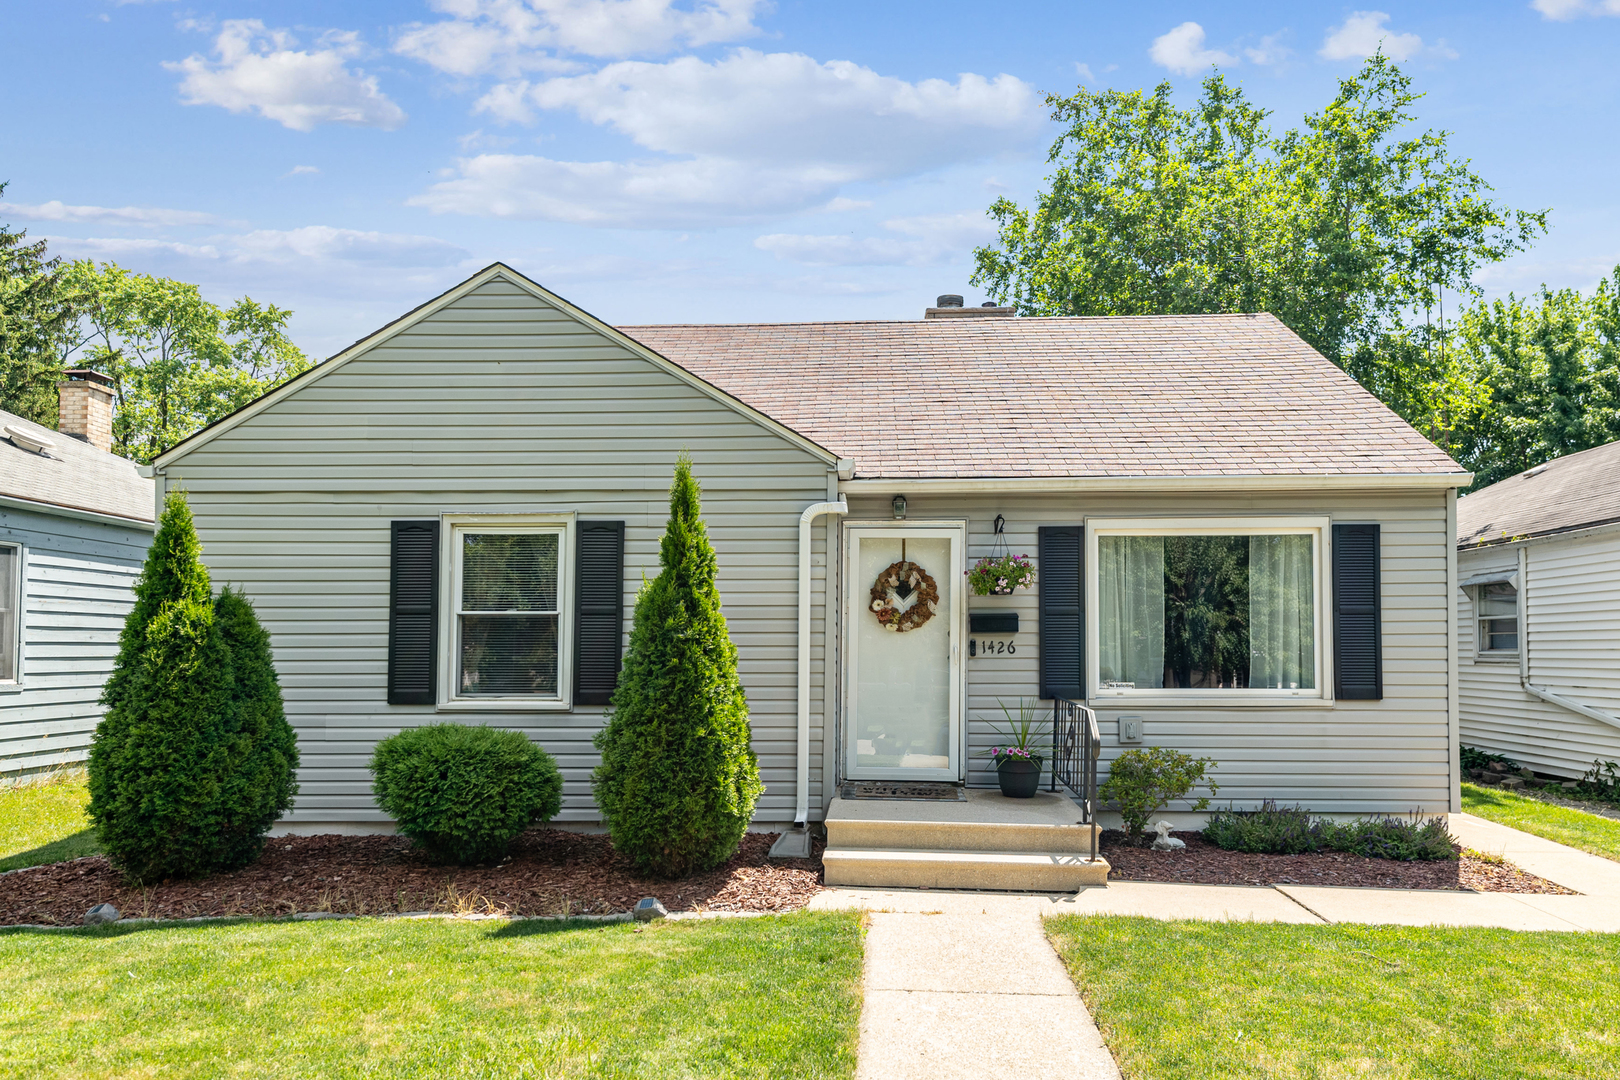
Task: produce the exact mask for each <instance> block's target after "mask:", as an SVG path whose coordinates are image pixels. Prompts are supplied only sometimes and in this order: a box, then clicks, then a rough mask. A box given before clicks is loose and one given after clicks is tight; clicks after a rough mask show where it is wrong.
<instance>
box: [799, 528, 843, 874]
mask: <svg viewBox="0 0 1620 1080" xmlns="http://www.w3.org/2000/svg"><path fill="white" fill-rule="evenodd" d="M847 513H849V504H848V503H846V502H822V503H813V504H811V505H810V506H807V507H806V508H805V511H804V513H802V514H800V515H799V752H798V766H799V768H798V779H797V788H798V789H797V793H796V795H795V799H796V805H795V807H794V811H793V824H794V825H796V826H798V827H799V828H801V829H803V828H805V827H806V826H807V825H808V824H809V821H810V546H811V542H810V526H811V523H812V522H814V521H815V519H816V518H818V517H820V516H821V515H822V514H838V515H843V514H847ZM832 558H833V553H832V551H831V550H828V552H827V560H828V566H827V570H828V573H831V572H832ZM831 666H832V664H831V661H830V660H829V661H828V668H829V670H828V671H827V672H826V673H825V676H824V677H825V678H829V679H830V678H832V671H831V670H830V668H831ZM805 854H809V852H806V853H805Z"/></svg>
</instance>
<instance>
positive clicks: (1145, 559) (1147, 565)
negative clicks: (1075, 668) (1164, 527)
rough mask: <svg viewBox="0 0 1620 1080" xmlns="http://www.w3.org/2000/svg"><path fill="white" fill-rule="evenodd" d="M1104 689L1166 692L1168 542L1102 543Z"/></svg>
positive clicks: (1103, 539)
mask: <svg viewBox="0 0 1620 1080" xmlns="http://www.w3.org/2000/svg"><path fill="white" fill-rule="evenodd" d="M1097 586H1098V589H1097V601H1098V608H1099V612H1098V614H1099V616H1100V617H1099V620H1098V621H1099V622H1100V623H1101V626H1100V627H1099V631H1100V634H1099V637H1098V650H1099V653H1100V655H1099V658H1098V665H1097V678H1098V681H1099V683H1101V684H1106V683H1110V682H1121V683H1133V684H1135V686H1136V688H1137V689H1139V690H1142V689H1159V688H1161V687H1163V686H1164V538H1163V537H1160V536H1100V537H1098V538H1097Z"/></svg>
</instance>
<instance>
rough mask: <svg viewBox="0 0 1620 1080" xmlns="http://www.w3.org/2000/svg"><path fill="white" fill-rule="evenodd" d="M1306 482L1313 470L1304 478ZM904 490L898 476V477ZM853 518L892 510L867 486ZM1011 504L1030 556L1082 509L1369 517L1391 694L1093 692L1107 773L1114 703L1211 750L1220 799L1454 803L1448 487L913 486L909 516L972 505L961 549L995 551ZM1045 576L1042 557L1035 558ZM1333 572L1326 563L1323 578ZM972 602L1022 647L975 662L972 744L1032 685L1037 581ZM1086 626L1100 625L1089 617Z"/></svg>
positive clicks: (1344, 804) (1321, 805)
mask: <svg viewBox="0 0 1620 1080" xmlns="http://www.w3.org/2000/svg"><path fill="white" fill-rule="evenodd" d="M1302 486H1303V487H1306V488H1308V486H1309V485H1308V482H1306V483H1305V484H1303V485H1302ZM895 490H896V491H897V492H900V491H904V490H905V485H904V483H903V482H899V483H897V484H896V488H895ZM850 509H851V518H852V519H854V518H863V517H874V518H883V517H888V516H890V511H889V505H888V500H886V499H885V500H876V499H871V498H867V497H858V498H855V499H852V500H851V503H850ZM997 514H1002V515H1004V516H1005V517H1006V532H1005V536H1006V540H1007V544H1008V547H1009V548H1010V549H1011V551H1012V553H1013V554H1028V555H1030V556H1031V557H1032V558H1033V557H1035V556H1036V555H1037V550H1036V529H1037V528H1038V527H1039V526H1041V525H1078V524H1082V523H1083V522H1084V520H1085V519H1086V518H1087V517H1127V516H1161V515H1162V516H1167V517H1172V516H1173V517H1190V516H1200V515H1201V516H1221V517H1238V516H1243V515H1250V514H1252V515H1273V516H1275V515H1279V514H1287V515H1301V516H1305V515H1317V516H1321V515H1328V516H1330V517H1332V518H1333V519H1334V520H1336V521H1338V522H1341V523H1343V522H1376V523H1378V524H1379V525H1380V526H1381V527H1382V529H1381V543H1382V550H1381V579H1382V599H1383V634H1384V637H1383V648H1384V698H1383V700H1381V701H1341V702H1338V703H1336V704H1334V705H1332V706H1331V707H1322V706H1321V705H1317V706H1315V707H1293V706H1286V705H1283V706H1266V707H1243V706H1220V707H1215V708H1187V707H1162V706H1148V705H1137V704H1127V705H1119V704H1115V703H1110V704H1107V705H1101V704H1099V705H1097V706H1096V708H1097V716H1098V721H1099V725H1100V727H1101V731H1102V737H1103V755H1102V758H1103V769H1102V772H1103V775H1104V776H1106V771H1107V762H1108V761H1110V760H1112V759H1113V758H1114V757H1115V756H1116V755H1117V754H1118V753H1119V752H1120V750H1121V749H1124V748H1125V747H1121V746H1120V744H1119V743H1118V741H1117V734H1118V718H1119V716H1120V715H1121V714H1125V715H1139V716H1141V717H1142V718H1143V726H1144V737H1143V741H1142V743H1141V744H1140V745H1142V746H1153V745H1158V746H1168V747H1174V748H1176V749H1178V750H1183V751H1186V752H1188V753H1191V754H1194V755H1199V756H1206V757H1210V758H1214V759H1215V760H1216V761H1217V762H1218V763H1219V768H1218V769H1217V770H1216V771H1215V773H1214V774H1213V775H1214V776H1215V777H1216V779H1217V782H1218V783H1219V784H1220V785H1221V790H1220V803H1221V805H1225V804H1226V802H1227V800H1228V799H1230V800H1232V801H1233V802H1234V803H1236V804H1237V805H1238V806H1254V805H1256V804H1257V803H1258V802H1259V801H1260V800H1262V799H1276V800H1278V801H1279V802H1282V803H1284V804H1289V805H1292V804H1294V803H1298V804H1301V805H1303V806H1306V807H1308V808H1309V809H1311V810H1315V811H1319V812H1323V813H1369V812H1374V811H1377V812H1385V813H1405V812H1406V811H1409V810H1413V809H1417V808H1422V809H1424V810H1426V811H1429V812H1431V813H1434V812H1444V811H1446V810H1447V809H1448V805H1449V801H1450V796H1449V790H1450V789H1449V785H1450V778H1451V766H1450V757H1451V755H1450V753H1449V737H1448V736H1449V728H1448V721H1449V718H1448V700H1447V685H1446V666H1447V665H1446V661H1447V625H1446V623H1447V614H1448V612H1447V605H1448V604H1449V598H1448V597H1447V595H1446V560H1447V551H1448V548H1449V546H1450V543H1451V540H1450V533H1449V531H1448V529H1447V525H1446V499H1445V494H1444V492H1428V493H1414V494H1405V493H1387V492H1368V493H1364V494H1362V493H1355V492H1335V493H1331V494H1326V495H1320V494H1313V493H1310V492H1308V491H1307V492H1306V493H1304V494H1301V495H1293V496H1276V495H1241V494H1231V495H1208V494H1187V495H1181V496H1176V495H1154V496H1138V497H1120V496H1080V495H1063V496H1031V495H1017V496H1007V497H1002V498H995V497H993V496H983V495H971V496H946V495H933V494H926V495H925V494H918V493H908V507H907V517H908V518H910V519H915V520H918V521H921V520H924V519H929V518H964V517H965V518H967V519H968V522H969V526H968V534H969V535H968V559H969V564H970V565H971V563H972V561H973V560H975V559H978V558H980V557H982V556H985V555H988V554H989V553H990V548H991V544H992V542H993V539H994V533H993V524H992V523H993V521H994V519H995V516H996V515H997ZM1037 573H1039V567H1038V566H1037ZM1329 580H1331V575H1329ZM967 604H968V610H969V612H973V611H981V610H1014V611H1017V612H1018V613H1019V632H1018V634H1017V635H1015V637H1014V638H1013V640H1015V641H1016V643H1017V647H1018V652H1017V655H1016V656H1004V655H1000V654H998V655H996V656H994V657H984V656H980V657H972V658H969V659H968V660H967V708H968V718H969V734H968V737H969V742H970V745H971V748H972V750H973V751H977V750H981V749H983V748H985V747H987V746H990V745H992V744H993V742H994V741H995V730H996V727H997V726H1000V727H1002V728H1005V726H1006V723H1005V720H1004V719H1003V717H1002V714H1001V710H1000V708H999V706H998V700H999V701H1004V702H1006V703H1007V704H1008V705H1009V706H1013V705H1014V704H1015V702H1016V700H1017V699H1018V698H1019V697H1020V696H1022V697H1033V696H1035V695H1036V694H1037V693H1038V673H1039V663H1040V650H1039V639H1040V632H1039V610H1038V606H1037V605H1038V594H1037V590H1030V591H1028V592H1024V593H1020V594H1018V595H1017V596H1013V597H969V598H968V601H967ZM1086 632H1087V633H1088V634H1094V633H1095V632H1096V628H1095V627H1091V626H1088V627H1087V628H1086ZM969 769H970V773H969V783H970V784H974V785H986V786H988V785H991V784H993V783H994V777H993V774H991V773H990V772H989V770H988V768H987V765H986V760H985V759H984V758H982V757H971V758H969Z"/></svg>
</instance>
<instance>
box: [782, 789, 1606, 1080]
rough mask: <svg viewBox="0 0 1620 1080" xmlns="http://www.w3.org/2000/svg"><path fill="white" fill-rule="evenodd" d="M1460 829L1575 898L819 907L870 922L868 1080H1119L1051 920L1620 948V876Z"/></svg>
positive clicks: (847, 902)
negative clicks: (1444, 935) (1512, 938)
mask: <svg viewBox="0 0 1620 1080" xmlns="http://www.w3.org/2000/svg"><path fill="white" fill-rule="evenodd" d="M1450 825H1451V831H1452V833H1453V835H1455V836H1456V837H1457V838H1458V839H1459V840H1461V841H1462V843H1463V844H1464V846H1466V847H1470V848H1473V849H1474V850H1476V851H1481V852H1484V853H1486V854H1498V855H1502V856H1503V857H1505V858H1506V859H1507V860H1508V861H1509V862H1512V863H1515V864H1517V865H1518V866H1520V867H1522V868H1523V869H1525V870H1528V871H1529V872H1531V873H1533V874H1536V875H1538V876H1540V877H1543V878H1546V879H1547V880H1548V881H1552V882H1555V883H1557V884H1559V885H1562V886H1564V887H1565V888H1568V889H1574V890H1576V892H1577V893H1578V894H1579V895H1576V896H1542V895H1532V894H1520V893H1468V892H1444V891H1440V890H1426V889H1423V890H1420V889H1353V888H1333V887H1328V886H1304V885H1278V886H1275V887H1271V888H1267V887H1260V886H1237V885H1176V884H1160V883H1157V882H1146V881H1116V882H1113V883H1112V884H1110V885H1108V886H1107V887H1098V888H1089V889H1082V890H1080V891H1079V892H1078V893H1071V894H1059V895H1051V896H1039V895H1030V894H1009V893H977V892H931V891H926V890H889V889H866V888H831V889H826V890H823V891H822V892H821V893H818V894H817V895H816V897H815V898H814V899H813V900H812V901H811V902H810V907H811V909H812V910H831V909H839V908H862V909H865V910H867V911H869V912H871V916H870V917H871V926H870V929H869V931H868V933H867V939H866V1005H865V1008H864V1009H863V1010H862V1013H861V1034H860V1050H859V1056H860V1064H859V1067H858V1071H857V1073H856V1075H857V1077H858V1078H860V1080H909V1078H912V1077H916V1078H919V1080H949V1078H953V1077H982V1076H984V1075H986V1074H987V1073H988V1072H989V1070H991V1069H999V1070H1002V1071H1006V1072H1010V1073H1016V1074H1017V1075H1020V1076H1027V1077H1030V1078H1032V1080H1034V1078H1043V1077H1073V1078H1079V1080H1090V1078H1093V1077H1106V1078H1110V1080H1113V1078H1117V1077H1119V1075H1120V1074H1119V1069H1118V1067H1117V1066H1116V1065H1115V1063H1114V1060H1113V1057H1112V1055H1110V1054H1109V1052H1108V1050H1107V1048H1106V1047H1104V1045H1103V1042H1102V1037H1101V1035H1100V1034H1099V1033H1098V1031H1097V1027H1096V1025H1095V1024H1094V1023H1093V1022H1092V1020H1091V1016H1090V1014H1089V1013H1088V1012H1087V1011H1086V1007H1085V1005H1084V1003H1082V1002H1081V1000H1080V998H1079V995H1078V994H1077V993H1076V992H1075V989H1074V985H1073V983H1072V982H1070V980H1069V977H1068V975H1067V973H1066V972H1065V971H1064V970H1063V965H1062V963H1061V962H1060V961H1059V960H1058V958H1057V954H1056V953H1055V952H1054V951H1053V950H1052V947H1051V945H1049V944H1048V943H1047V941H1046V935H1045V933H1044V932H1043V929H1042V926H1041V923H1042V920H1043V919H1044V918H1046V917H1048V916H1052V915H1064V914H1082V915H1142V916H1147V917H1149V918H1157V919H1212V920H1220V921H1242V922H1291V923H1314V924H1322V923H1374V924H1394V925H1402V926H1490V927H1500V928H1502V929H1506V930H1562V931H1579V930H1588V931H1602V932H1606V933H1620V863H1615V862H1612V861H1610V860H1608V859H1601V858H1598V857H1597V856H1595V855H1588V854H1587V853H1586V852H1584V851H1577V850H1575V849H1574V848H1570V847H1565V846H1564V845H1563V844H1557V843H1553V842H1552V841H1550V840H1543V839H1541V838H1540V837H1536V836H1531V835H1529V834H1528V833H1523V832H1520V831H1518V830H1517V829H1510V828H1508V827H1506V826H1503V825H1497V824H1495V823H1494V822H1490V821H1485V820H1484V819H1482V818H1477V817H1474V816H1473V815H1471V814H1453V815H1451V819H1450Z"/></svg>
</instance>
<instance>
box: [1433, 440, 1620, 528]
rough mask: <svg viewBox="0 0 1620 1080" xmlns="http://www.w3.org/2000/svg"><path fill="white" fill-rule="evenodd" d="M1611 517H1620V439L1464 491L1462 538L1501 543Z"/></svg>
mask: <svg viewBox="0 0 1620 1080" xmlns="http://www.w3.org/2000/svg"><path fill="white" fill-rule="evenodd" d="M1532 474H1534V475H1532ZM1611 521H1620V442H1612V443H1608V444H1606V445H1604V446H1597V447H1593V448H1592V449H1591V450H1582V451H1581V452H1580V453H1578V454H1566V455H1565V456H1564V457H1559V458H1553V459H1552V460H1551V461H1549V462H1547V463H1546V464H1545V465H1543V466H1540V467H1538V468H1536V469H1530V470H1527V471H1525V472H1522V473H1519V474H1518V475H1517V476H1510V477H1508V478H1507V479H1506V480H1498V481H1497V482H1496V483H1494V484H1492V485H1491V486H1490V487H1484V488H1480V489H1479V490H1478V491H1476V492H1474V493H1473V494H1471V495H1464V496H1463V497H1462V498H1461V499H1458V500H1457V544H1458V546H1459V547H1473V546H1477V545H1482V544H1490V543H1501V542H1502V541H1505V540H1508V539H1511V538H1516V537H1524V536H1545V535H1547V534H1548V533H1558V532H1568V531H1569V530H1571V529H1584V528H1588V527H1590V526H1593V525H1603V524H1607V523H1608V522H1611Z"/></svg>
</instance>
